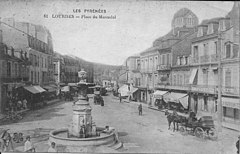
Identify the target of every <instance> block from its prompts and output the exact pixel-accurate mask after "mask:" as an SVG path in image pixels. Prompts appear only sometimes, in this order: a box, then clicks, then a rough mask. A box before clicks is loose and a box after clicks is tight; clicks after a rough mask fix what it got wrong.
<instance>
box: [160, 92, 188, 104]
mask: <svg viewBox="0 0 240 154" xmlns="http://www.w3.org/2000/svg"><path fill="white" fill-rule="evenodd" d="M186 96H187V94H183V93H175V92H171V93H168V94H167V95H164V96H163V98H164V100H165V101H166V102H169V101H171V102H176V103H179V102H180V99H181V98H183V97H186Z"/></svg>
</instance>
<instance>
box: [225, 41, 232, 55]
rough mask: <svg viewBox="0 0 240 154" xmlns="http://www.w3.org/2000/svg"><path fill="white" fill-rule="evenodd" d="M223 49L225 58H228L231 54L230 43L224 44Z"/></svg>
mask: <svg viewBox="0 0 240 154" xmlns="http://www.w3.org/2000/svg"><path fill="white" fill-rule="evenodd" d="M225 50H226V58H230V56H231V44H230V43H228V44H226V46H225Z"/></svg>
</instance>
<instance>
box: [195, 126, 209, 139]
mask: <svg viewBox="0 0 240 154" xmlns="http://www.w3.org/2000/svg"><path fill="white" fill-rule="evenodd" d="M194 135H195V136H196V137H198V138H201V139H204V138H205V136H206V135H205V132H204V130H203V129H202V128H201V127H197V128H196V129H195V131H194Z"/></svg>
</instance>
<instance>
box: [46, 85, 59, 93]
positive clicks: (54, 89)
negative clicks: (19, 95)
mask: <svg viewBox="0 0 240 154" xmlns="http://www.w3.org/2000/svg"><path fill="white" fill-rule="evenodd" d="M43 88H44V89H46V90H47V91H48V92H54V91H56V90H57V88H54V87H51V86H44V87H43Z"/></svg>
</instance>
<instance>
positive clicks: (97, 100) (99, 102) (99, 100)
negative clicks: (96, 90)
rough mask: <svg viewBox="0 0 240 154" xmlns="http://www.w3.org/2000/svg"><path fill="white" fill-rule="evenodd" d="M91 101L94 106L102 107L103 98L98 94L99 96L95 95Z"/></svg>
mask: <svg viewBox="0 0 240 154" xmlns="http://www.w3.org/2000/svg"><path fill="white" fill-rule="evenodd" d="M93 99H94V104H95V105H101V106H104V100H103V98H102V96H101V95H100V94H99V95H98V94H96V95H95V96H94V98H93Z"/></svg>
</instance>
